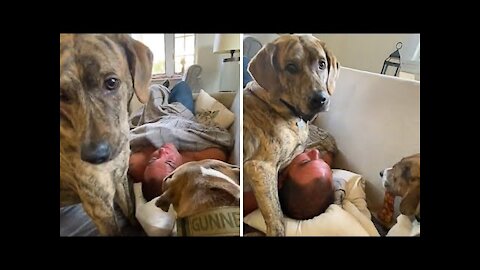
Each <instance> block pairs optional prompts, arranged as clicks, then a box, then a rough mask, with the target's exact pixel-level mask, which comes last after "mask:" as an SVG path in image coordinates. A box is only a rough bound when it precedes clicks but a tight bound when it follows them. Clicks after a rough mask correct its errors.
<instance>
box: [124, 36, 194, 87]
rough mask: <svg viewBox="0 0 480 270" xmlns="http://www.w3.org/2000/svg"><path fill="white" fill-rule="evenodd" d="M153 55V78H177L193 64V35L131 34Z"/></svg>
mask: <svg viewBox="0 0 480 270" xmlns="http://www.w3.org/2000/svg"><path fill="white" fill-rule="evenodd" d="M132 37H133V38H134V39H136V40H138V41H141V42H142V43H143V44H145V45H146V46H148V47H149V48H150V50H151V51H152V53H153V77H154V78H156V77H157V78H158V77H177V76H182V75H183V73H184V72H185V71H186V70H187V69H188V67H190V66H191V65H193V64H194V63H195V34H132Z"/></svg>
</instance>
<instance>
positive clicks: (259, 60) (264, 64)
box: [248, 43, 278, 90]
mask: <svg viewBox="0 0 480 270" xmlns="http://www.w3.org/2000/svg"><path fill="white" fill-rule="evenodd" d="M276 51H277V46H276V45H275V44H272V43H267V44H266V45H265V46H263V48H262V49H260V51H258V53H257V54H256V55H255V56H254V57H253V58H252V60H251V61H250V63H249V64H248V72H249V73H250V75H252V77H253V78H254V79H255V81H256V82H257V83H258V84H259V85H260V86H261V87H263V88H264V89H266V90H274V89H275V88H276V87H277V85H278V79H277V70H276V68H275V66H276V65H275V62H276V60H275V57H276V54H277V52H276Z"/></svg>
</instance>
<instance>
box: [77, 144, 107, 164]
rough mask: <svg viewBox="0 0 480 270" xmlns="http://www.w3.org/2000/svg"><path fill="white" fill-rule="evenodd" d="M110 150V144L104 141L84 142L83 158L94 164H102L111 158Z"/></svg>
mask: <svg viewBox="0 0 480 270" xmlns="http://www.w3.org/2000/svg"><path fill="white" fill-rule="evenodd" d="M110 152H111V151H110V144H108V143H107V142H104V141H103V142H99V143H89V144H83V145H82V153H81V158H82V160H83V161H86V162H89V163H92V164H101V163H104V162H106V161H108V160H109V157H110Z"/></svg>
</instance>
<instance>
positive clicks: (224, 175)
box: [200, 160, 240, 200]
mask: <svg viewBox="0 0 480 270" xmlns="http://www.w3.org/2000/svg"><path fill="white" fill-rule="evenodd" d="M200 172H201V174H202V176H203V177H204V179H205V181H204V183H203V185H204V186H205V187H206V188H209V189H221V190H224V191H226V192H227V193H229V194H230V195H232V196H233V197H235V199H237V200H239V199H240V185H239V184H237V183H239V182H238V181H239V178H240V169H239V168H238V167H237V166H235V165H231V164H228V163H225V162H223V161H219V160H207V161H206V162H205V164H202V166H200Z"/></svg>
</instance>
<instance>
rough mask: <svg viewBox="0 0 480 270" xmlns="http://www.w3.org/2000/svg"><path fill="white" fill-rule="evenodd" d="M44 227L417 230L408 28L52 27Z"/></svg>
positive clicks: (190, 233) (87, 232)
mask: <svg viewBox="0 0 480 270" xmlns="http://www.w3.org/2000/svg"><path fill="white" fill-rule="evenodd" d="M60 236H61V237H71V236H117V237H121V236H128V237H197V236H199V237H217V236H220V237H264V236H268V237H271V236H277V237H283V236H311V237H312V236H313V237H316V236H379V237H390V236H420V34H418V33H416V34H412V33H369V34H358V33H351V34H346V33H342V34H331V33H329V34H322V33H313V34H312V33H288V34H287V33H281V34H278V33H270V34H267V33H262V34H259V33H210V34H207V33H202V34H199V33H190V34H188V33H187V34H185V33H117V34H72V33H60Z"/></svg>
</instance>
